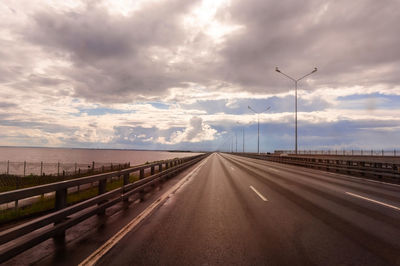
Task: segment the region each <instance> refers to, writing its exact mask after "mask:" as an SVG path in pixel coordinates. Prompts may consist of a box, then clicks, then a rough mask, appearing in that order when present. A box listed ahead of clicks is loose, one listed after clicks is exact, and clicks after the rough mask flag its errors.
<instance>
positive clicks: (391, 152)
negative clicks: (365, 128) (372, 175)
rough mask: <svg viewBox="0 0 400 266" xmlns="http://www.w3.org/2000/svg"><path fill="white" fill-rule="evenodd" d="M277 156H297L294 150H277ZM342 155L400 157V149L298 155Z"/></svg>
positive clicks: (299, 151)
mask: <svg viewBox="0 0 400 266" xmlns="http://www.w3.org/2000/svg"><path fill="white" fill-rule="evenodd" d="M274 153H275V154H282V153H285V154H288V155H296V151H294V150H275V152H274ZM301 154H304V155H340V156H393V157H399V156H400V151H399V150H398V149H390V150H388V149H386V150H385V149H375V150H374V149H370V150H368V149H363V150H362V149H361V150H357V149H352V150H298V151H297V155H301Z"/></svg>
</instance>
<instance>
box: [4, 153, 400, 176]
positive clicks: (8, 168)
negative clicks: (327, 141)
mask: <svg viewBox="0 0 400 266" xmlns="http://www.w3.org/2000/svg"><path fill="white" fill-rule="evenodd" d="M395 153H396V152H395ZM9 174H10V161H7V175H9Z"/></svg>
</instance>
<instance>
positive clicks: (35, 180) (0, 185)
mask: <svg viewBox="0 0 400 266" xmlns="http://www.w3.org/2000/svg"><path fill="white" fill-rule="evenodd" d="M128 167H129V165H128V164H124V165H116V166H113V167H111V168H104V167H102V168H98V169H95V171H94V172H92V171H89V172H86V173H80V174H76V175H59V176H58V175H42V176H40V175H32V174H30V175H28V176H24V177H21V176H16V175H7V174H0V192H5V191H11V190H15V189H21V188H28V187H34V186H39V185H45V184H50V183H54V182H60V181H65V180H71V179H75V178H80V177H85V176H90V175H93V174H99V173H107V172H112V171H115V170H120V169H126V168H128Z"/></svg>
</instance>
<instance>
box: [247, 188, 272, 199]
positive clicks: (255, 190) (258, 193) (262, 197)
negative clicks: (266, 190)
mask: <svg viewBox="0 0 400 266" xmlns="http://www.w3.org/2000/svg"><path fill="white" fill-rule="evenodd" d="M250 188H251V189H252V190H253V191H254V192H255V193H256V194H257V195H258V196H259V197H260V198H261V199H262V200H263V201H268V200H267V198H266V197H264V196H263V195H261V193H260V192H258V191H257V189H255V188H254V187H253V186H250Z"/></svg>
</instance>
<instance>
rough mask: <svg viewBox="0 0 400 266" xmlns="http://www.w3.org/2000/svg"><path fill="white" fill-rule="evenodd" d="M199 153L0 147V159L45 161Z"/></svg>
mask: <svg viewBox="0 0 400 266" xmlns="http://www.w3.org/2000/svg"><path fill="white" fill-rule="evenodd" d="M196 154H199V153H191V152H168V151H135V150H100V149H68V148H19V147H18V148H17V147H0V161H3V162H4V161H10V162H23V161H27V162H41V161H43V162H46V163H57V162H62V163H90V162H93V161H94V162H103V163H109V162H113V163H125V162H130V163H131V165H136V164H142V163H145V162H147V161H149V162H150V161H157V160H164V159H172V158H176V157H186V156H193V155H196Z"/></svg>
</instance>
